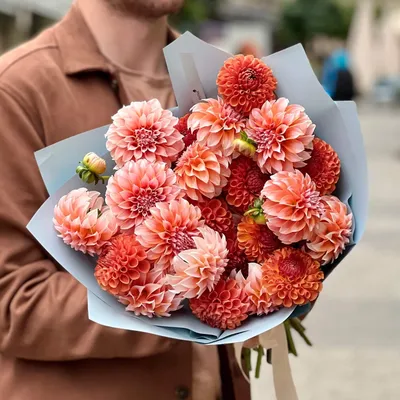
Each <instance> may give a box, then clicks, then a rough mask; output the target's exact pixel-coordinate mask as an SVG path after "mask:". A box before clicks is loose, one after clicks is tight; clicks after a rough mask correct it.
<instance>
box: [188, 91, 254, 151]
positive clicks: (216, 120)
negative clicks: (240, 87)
mask: <svg viewBox="0 0 400 400" xmlns="http://www.w3.org/2000/svg"><path fill="white" fill-rule="evenodd" d="M191 111H192V114H191V115H190V116H189V119H188V127H189V128H190V129H191V130H192V131H197V141H198V142H199V143H201V144H204V145H205V146H207V147H208V148H210V149H213V150H219V151H222V153H223V155H224V156H226V157H229V156H230V155H232V153H233V150H234V148H235V146H234V144H233V141H234V140H235V139H236V138H237V137H238V136H240V135H239V134H240V131H241V130H242V129H244V127H245V125H246V120H245V119H244V118H243V116H242V115H241V114H239V113H238V112H237V111H235V110H234V109H233V108H232V107H231V106H230V105H229V104H225V103H224V102H223V100H222V99H221V98H218V100H215V99H206V100H203V101H201V102H200V103H198V104H196V105H195V106H193V108H192V110H191Z"/></svg>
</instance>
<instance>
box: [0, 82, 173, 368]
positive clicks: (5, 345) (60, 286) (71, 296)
mask: <svg viewBox="0 0 400 400" xmlns="http://www.w3.org/2000/svg"><path fill="white" fill-rule="evenodd" d="M18 99H19V97H18ZM20 103H21V101H17V100H16V98H15V96H14V95H13V94H12V93H10V91H9V89H8V88H7V91H5V90H4V89H3V88H2V87H0V160H1V166H2V168H1V173H0V352H1V353H3V354H5V355H7V356H11V357H17V358H24V359H32V360H44V361H61V360H76V359H86V358H135V357H145V356H149V355H153V354H156V353H159V352H164V351H167V350H168V349H169V348H170V347H171V346H172V345H173V343H174V341H173V340H170V339H165V338H162V337H159V336H154V335H150V334H144V333H138V332H126V331H122V330H118V329H111V328H107V327H104V326H101V325H97V324H95V323H93V322H91V321H89V319H88V316H87V300H86V289H85V287H83V286H82V285H80V284H79V283H78V282H77V281H76V280H75V279H74V278H73V277H72V276H71V275H69V274H68V273H66V272H61V271H59V270H57V268H56V266H55V265H54V263H53V262H52V261H51V260H50V259H49V258H48V257H46V254H45V252H44V250H42V249H41V247H40V245H39V244H37V243H36V241H35V239H34V238H33V237H32V236H31V235H30V234H29V232H28V231H27V229H26V228H25V227H26V225H27V223H28V222H29V220H30V218H31V217H32V215H33V214H34V213H35V211H36V210H37V209H38V208H39V207H40V206H41V204H42V203H43V202H44V201H45V200H46V198H47V194H46V190H45V187H44V184H43V183H42V179H41V177H40V173H39V170H38V168H37V166H36V162H35V159H34V155H33V153H34V151H36V150H38V149H40V148H42V147H43V146H44V144H43V134H42V132H40V130H41V128H40V127H41V121H40V117H39V116H38V114H37V113H34V112H30V113H29V112H27V111H26V110H27V109H26V107H22V106H21V104H20ZM34 115H36V117H34ZM35 118H36V119H35Z"/></svg>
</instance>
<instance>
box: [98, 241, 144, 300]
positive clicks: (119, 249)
mask: <svg viewBox="0 0 400 400" xmlns="http://www.w3.org/2000/svg"><path fill="white" fill-rule="evenodd" d="M149 270H150V262H149V261H148V260H147V254H146V252H145V250H144V248H143V247H142V246H141V244H140V243H139V242H138V241H137V240H136V236H135V235H117V236H114V237H113V238H112V239H111V240H110V245H109V246H106V248H105V249H104V250H103V252H102V254H101V255H100V257H99V259H98V260H97V265H96V268H95V270H94V276H95V277H96V279H97V282H98V283H99V285H100V287H101V288H102V289H103V290H106V291H107V292H109V293H111V294H113V295H114V296H121V295H124V294H126V293H128V291H129V290H130V288H131V286H132V284H134V282H135V281H136V280H137V279H139V278H140V276H141V274H147V273H148V272H149Z"/></svg>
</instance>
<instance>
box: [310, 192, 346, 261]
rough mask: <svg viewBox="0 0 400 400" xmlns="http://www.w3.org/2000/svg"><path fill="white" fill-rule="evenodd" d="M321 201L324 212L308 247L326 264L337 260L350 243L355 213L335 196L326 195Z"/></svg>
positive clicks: (315, 257)
mask: <svg viewBox="0 0 400 400" xmlns="http://www.w3.org/2000/svg"><path fill="white" fill-rule="evenodd" d="M321 203H322V205H323V213H322V216H321V219H320V221H319V222H318V223H317V225H316V227H315V229H314V231H313V236H312V238H311V241H310V242H309V243H307V248H308V250H309V251H308V253H309V254H310V255H311V256H312V257H313V258H314V259H316V260H318V261H320V262H321V263H322V264H323V265H326V264H329V263H330V262H332V261H334V260H336V259H337V258H338V257H339V255H340V254H341V253H342V252H343V250H344V249H345V247H346V245H347V244H349V242H350V236H351V232H352V230H351V228H352V224H353V215H352V214H351V213H349V212H348V210H347V207H346V205H345V204H344V203H342V202H341V201H340V200H339V199H338V198H337V197H335V196H324V197H322V199H321Z"/></svg>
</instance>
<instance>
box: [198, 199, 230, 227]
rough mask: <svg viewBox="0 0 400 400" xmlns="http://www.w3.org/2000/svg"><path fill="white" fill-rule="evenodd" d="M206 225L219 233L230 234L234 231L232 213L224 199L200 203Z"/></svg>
mask: <svg viewBox="0 0 400 400" xmlns="http://www.w3.org/2000/svg"><path fill="white" fill-rule="evenodd" d="M198 206H199V207H200V210H201V215H202V217H203V218H204V221H205V223H206V225H208V226H209V227H210V228H212V229H214V230H215V231H217V232H219V233H228V232H230V231H231V230H232V229H233V217H232V213H231V212H230V211H229V209H228V205H227V204H226V203H225V201H224V200H222V199H212V200H206V201H205V202H203V203H198Z"/></svg>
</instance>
